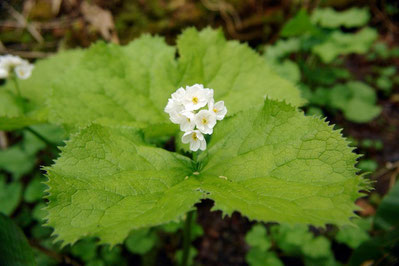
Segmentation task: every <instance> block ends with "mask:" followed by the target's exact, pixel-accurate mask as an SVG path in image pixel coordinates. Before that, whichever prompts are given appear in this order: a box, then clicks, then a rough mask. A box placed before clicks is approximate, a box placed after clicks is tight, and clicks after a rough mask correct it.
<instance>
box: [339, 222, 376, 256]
mask: <svg viewBox="0 0 399 266" xmlns="http://www.w3.org/2000/svg"><path fill="white" fill-rule="evenodd" d="M354 223H355V224H356V225H357V226H356V227H355V226H343V227H342V228H340V230H339V231H338V233H337V234H336V236H335V240H336V241H337V242H339V243H343V244H346V245H348V246H349V247H350V248H352V249H355V248H357V247H359V246H360V245H361V244H362V243H363V242H365V241H367V240H368V239H370V236H369V234H368V231H369V230H370V229H371V224H372V220H371V219H358V220H355V221H354Z"/></svg>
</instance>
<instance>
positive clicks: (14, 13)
mask: <svg viewBox="0 0 399 266" xmlns="http://www.w3.org/2000/svg"><path fill="white" fill-rule="evenodd" d="M3 4H4V6H5V7H6V8H7V9H8V11H9V12H10V14H11V16H12V17H14V19H15V20H16V21H17V22H18V23H19V24H20V25H21V26H22V27H23V28H26V29H27V30H28V31H29V33H30V34H31V35H32V36H33V38H35V39H36V41H37V42H39V43H43V42H44V39H43V37H42V35H41V34H40V33H39V31H37V29H36V28H35V27H34V26H33V25H32V24H30V23H28V21H27V20H26V18H25V17H24V16H23V15H22V14H21V13H19V12H18V11H17V10H15V9H14V8H13V7H12V6H11V5H10V4H8V3H7V2H4V3H3Z"/></svg>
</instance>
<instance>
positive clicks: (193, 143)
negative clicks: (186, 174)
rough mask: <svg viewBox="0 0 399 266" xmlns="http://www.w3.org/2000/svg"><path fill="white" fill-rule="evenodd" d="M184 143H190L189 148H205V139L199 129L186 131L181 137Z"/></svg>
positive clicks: (196, 149) (195, 149)
mask: <svg viewBox="0 0 399 266" xmlns="http://www.w3.org/2000/svg"><path fill="white" fill-rule="evenodd" d="M181 140H182V142H183V143H184V144H187V143H190V150H192V151H198V149H200V150H201V151H204V150H205V149H206V140H205V137H204V135H202V133H201V132H200V131H199V130H192V131H187V132H186V133H184V135H183V137H182V138H181Z"/></svg>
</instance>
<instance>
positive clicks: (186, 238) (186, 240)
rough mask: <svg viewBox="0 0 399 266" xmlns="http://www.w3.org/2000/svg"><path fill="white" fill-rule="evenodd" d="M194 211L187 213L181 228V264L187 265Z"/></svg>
mask: <svg viewBox="0 0 399 266" xmlns="http://www.w3.org/2000/svg"><path fill="white" fill-rule="evenodd" d="M193 216H194V211H189V212H188V213H187V217H186V221H185V223H184V228H183V257H182V261H181V265H182V266H187V264H188V258H189V255H190V244H191V225H192V221H193Z"/></svg>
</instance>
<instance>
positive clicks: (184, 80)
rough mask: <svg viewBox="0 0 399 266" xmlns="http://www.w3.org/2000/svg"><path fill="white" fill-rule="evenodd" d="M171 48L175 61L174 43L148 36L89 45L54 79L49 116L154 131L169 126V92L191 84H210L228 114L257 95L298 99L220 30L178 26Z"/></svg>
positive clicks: (259, 98)
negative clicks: (119, 43) (179, 30)
mask: <svg viewBox="0 0 399 266" xmlns="http://www.w3.org/2000/svg"><path fill="white" fill-rule="evenodd" d="M154 51H156V53H155V52H154ZM177 52H178V54H179V57H178V59H177V61H176V60H175V53H176V50H175V48H174V47H171V46H168V45H166V43H165V42H164V40H163V39H162V38H159V37H150V36H144V37H141V38H139V39H137V40H135V41H134V42H132V43H130V44H129V45H127V46H125V47H120V46H116V45H111V44H104V43H97V44H95V45H93V46H92V47H91V48H90V49H88V50H87V51H85V52H84V54H83V56H82V57H81V60H80V61H79V62H78V63H77V65H76V67H74V68H71V69H69V70H68V71H65V74H63V75H60V77H59V78H58V79H57V80H56V81H55V83H54V90H53V93H52V95H51V97H50V100H49V109H50V118H51V121H52V122H54V123H62V124H66V125H67V126H68V127H69V128H71V127H72V128H77V127H79V126H84V125H87V124H88V123H90V122H92V121H97V123H100V124H103V125H104V124H107V125H109V124H112V123H114V122H112V121H118V124H122V123H127V124H130V125H134V126H136V127H145V126H146V125H147V124H150V125H153V127H152V129H153V128H154V129H156V128H158V127H159V125H160V124H163V123H166V124H168V125H170V122H169V120H168V117H167V115H166V114H165V113H164V112H163V108H164V107H165V105H166V103H167V99H168V98H169V97H170V94H171V93H172V92H174V91H175V90H176V89H177V88H179V87H180V86H186V85H188V84H194V83H201V84H204V86H207V87H209V88H213V89H214V90H215V99H216V100H219V99H223V100H224V101H225V103H226V105H227V106H229V113H228V114H229V115H233V114H234V113H236V112H238V111H241V110H245V109H248V108H250V107H253V106H257V105H258V106H260V105H261V104H262V101H263V97H264V96H268V97H270V98H273V99H281V100H283V99H284V100H286V101H287V102H289V103H292V104H294V105H300V104H301V103H303V100H302V99H301V97H300V95H299V91H298V90H297V89H296V88H295V87H294V86H293V85H292V84H291V83H289V82H287V81H285V80H283V79H281V78H280V77H278V76H277V75H275V74H273V73H272V72H271V71H270V68H269V67H268V66H267V64H265V62H264V60H262V58H261V57H260V56H259V55H257V54H256V53H255V52H254V51H252V50H251V49H250V48H249V47H247V46H245V45H241V44H239V43H237V42H233V41H226V40H225V39H224V37H223V34H222V32H221V31H214V30H211V29H205V30H203V31H201V32H198V31H196V30H195V29H188V30H185V31H184V32H183V33H182V34H181V35H180V36H179V38H178V41H177ZM104 65H107V67H106V68H105V67H99V66H104ZM243 94H245V95H246V97H242V95H243ZM152 129H151V131H152ZM173 129H174V130H175V129H176V127H173ZM162 133H163V134H165V132H162Z"/></svg>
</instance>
